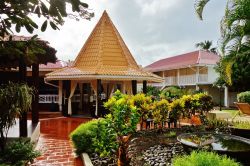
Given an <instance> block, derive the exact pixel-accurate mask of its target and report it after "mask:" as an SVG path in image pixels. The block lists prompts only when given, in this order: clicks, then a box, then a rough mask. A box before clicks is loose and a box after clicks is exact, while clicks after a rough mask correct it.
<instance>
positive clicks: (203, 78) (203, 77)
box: [198, 74, 208, 82]
mask: <svg viewBox="0 0 250 166" xmlns="http://www.w3.org/2000/svg"><path fill="white" fill-rule="evenodd" d="M198 80H199V82H208V75H207V74H200V75H199V78H198Z"/></svg>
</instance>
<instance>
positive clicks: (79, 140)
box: [70, 119, 117, 156]
mask: <svg viewBox="0 0 250 166" xmlns="http://www.w3.org/2000/svg"><path fill="white" fill-rule="evenodd" d="M70 138H71V140H72V142H73V145H74V147H75V148H76V154H78V155H79V154H81V153H83V152H88V153H94V152H97V153H98V154H99V155H101V156H107V155H110V153H111V152H112V151H116V150H117V143H116V136H115V133H114V132H113V130H112V128H110V127H109V124H108V122H107V120H106V119H95V120H91V121H89V122H87V123H83V124H81V125H80V126H78V127H77V128H76V129H75V130H74V131H73V132H72V133H71V134H70Z"/></svg>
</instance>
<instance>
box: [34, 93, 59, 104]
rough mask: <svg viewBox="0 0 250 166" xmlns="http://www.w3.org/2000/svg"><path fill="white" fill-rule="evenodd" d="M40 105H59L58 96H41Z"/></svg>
mask: <svg viewBox="0 0 250 166" xmlns="http://www.w3.org/2000/svg"><path fill="white" fill-rule="evenodd" d="M39 103H58V95H54V94H47V95H39Z"/></svg>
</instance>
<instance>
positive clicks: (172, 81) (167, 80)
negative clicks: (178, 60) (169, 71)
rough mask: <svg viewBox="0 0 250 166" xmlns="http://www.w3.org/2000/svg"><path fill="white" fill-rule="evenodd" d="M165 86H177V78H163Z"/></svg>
mask: <svg viewBox="0 0 250 166" xmlns="http://www.w3.org/2000/svg"><path fill="white" fill-rule="evenodd" d="M165 85H177V77H165Z"/></svg>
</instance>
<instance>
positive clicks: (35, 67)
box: [32, 63, 39, 124]
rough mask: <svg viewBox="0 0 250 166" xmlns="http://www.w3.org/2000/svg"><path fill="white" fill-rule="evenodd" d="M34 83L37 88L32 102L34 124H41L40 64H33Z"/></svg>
mask: <svg viewBox="0 0 250 166" xmlns="http://www.w3.org/2000/svg"><path fill="white" fill-rule="evenodd" d="M32 81H33V87H34V88H35V92H34V96H33V101H32V123H33V124H37V123H38V122H39V110H38V109H39V106H38V102H39V64H35V63H34V64H32Z"/></svg>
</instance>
